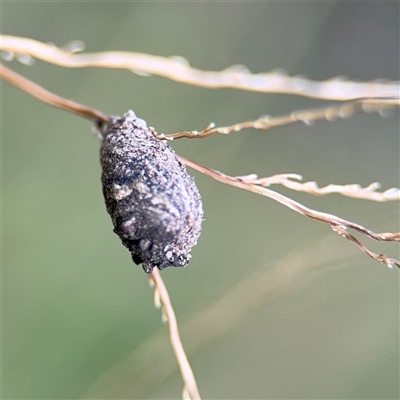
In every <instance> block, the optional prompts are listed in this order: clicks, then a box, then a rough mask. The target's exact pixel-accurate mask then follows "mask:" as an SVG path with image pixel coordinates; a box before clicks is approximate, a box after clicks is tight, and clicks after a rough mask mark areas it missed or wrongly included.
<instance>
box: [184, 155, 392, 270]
mask: <svg viewBox="0 0 400 400" xmlns="http://www.w3.org/2000/svg"><path fill="white" fill-rule="evenodd" d="M179 159H180V160H181V161H182V162H183V163H184V164H185V165H187V166H188V167H190V168H193V169H195V170H196V171H199V172H201V173H203V174H205V175H208V176H210V177H212V178H214V179H215V180H217V181H219V182H222V183H225V184H227V185H231V186H234V187H237V188H240V189H244V190H249V191H250V192H254V193H257V194H260V195H262V196H266V197H269V198H271V199H273V200H275V201H277V202H278V203H281V204H283V205H285V206H286V207H289V208H290V209H292V210H294V211H296V212H298V213H299V214H301V215H304V216H306V217H309V218H312V219H315V220H317V221H321V222H325V223H326V224H328V225H329V227H330V228H331V229H332V230H333V231H334V232H336V233H338V234H340V235H341V236H343V237H345V238H346V239H348V240H350V241H351V242H353V243H355V244H356V245H357V246H358V247H359V248H360V249H361V250H362V251H364V253H365V254H367V255H368V256H370V257H372V258H374V259H375V260H377V261H381V262H383V263H385V264H386V265H387V266H388V267H389V268H392V267H393V266H394V265H395V266H397V267H398V268H400V262H399V261H398V260H396V259H392V258H388V257H386V256H385V255H383V254H381V255H376V254H375V253H373V252H371V251H370V250H368V249H367V248H366V247H365V246H363V245H362V244H361V243H360V242H359V241H358V240H357V239H355V238H354V237H353V236H352V235H350V234H349V233H347V232H345V231H346V230H347V229H353V230H355V231H357V232H359V233H361V234H363V235H365V236H367V237H369V238H371V239H374V240H377V241H380V242H400V232H396V233H391V232H386V233H375V232H373V231H371V230H369V229H367V228H365V227H363V226H362V225H359V224H356V223H354V222H351V221H347V220H345V219H343V218H340V217H337V216H336V215H332V214H328V213H324V212H320V211H316V210H312V209H310V208H308V207H306V206H303V205H302V204H300V203H298V202H297V201H295V200H292V199H290V198H288V197H286V196H283V195H281V194H279V193H277V192H274V191H273V190H270V189H267V188H265V187H262V186H259V185H254V184H250V183H246V182H244V181H243V180H242V178H235V177H231V176H228V175H225V174H223V173H221V172H219V171H215V170H213V169H211V168H207V167H204V166H202V165H200V164H197V163H195V162H193V161H190V160H188V159H187V158H184V157H182V156H179ZM344 232H345V233H346V234H342V233H344Z"/></svg>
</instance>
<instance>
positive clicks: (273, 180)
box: [236, 174, 400, 202]
mask: <svg viewBox="0 0 400 400" xmlns="http://www.w3.org/2000/svg"><path fill="white" fill-rule="evenodd" d="M236 179H238V180H240V181H242V182H244V183H247V184H251V185H259V186H264V187H268V186H271V185H282V186H284V187H287V188H288V189H292V190H296V191H297V192H304V193H308V194H312V195H315V196H323V195H326V194H331V193H339V194H341V195H343V196H347V197H353V198H356V199H363V200H372V201H379V202H384V201H394V200H400V190H399V189H398V188H394V187H393V188H390V189H387V190H385V191H384V192H377V189H379V188H380V184H379V183H378V182H373V183H371V184H369V185H368V186H367V187H364V188H363V187H361V186H360V185H358V184H347V185H334V184H329V185H327V186H324V187H322V188H320V187H319V186H318V184H317V183H316V182H314V181H309V182H304V183H302V182H299V181H301V180H302V179H303V177H302V176H301V175H298V174H278V175H273V176H269V177H267V178H257V175H254V174H252V175H248V176H238V177H236Z"/></svg>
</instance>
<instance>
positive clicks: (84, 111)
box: [0, 64, 110, 124]
mask: <svg viewBox="0 0 400 400" xmlns="http://www.w3.org/2000/svg"><path fill="white" fill-rule="evenodd" d="M0 77H1V78H2V79H4V80H5V81H6V82H8V83H10V84H11V85H14V86H16V87H17V88H19V89H21V90H23V91H24V92H26V93H29V94H30V95H31V96H33V97H35V98H37V99H38V100H40V101H42V102H43V103H46V104H49V105H51V106H53V107H56V108H60V109H61V110H64V111H68V112H71V113H74V114H77V115H79V116H80V117H82V118H86V119H89V120H90V121H93V122H95V123H99V122H100V123H105V124H108V123H109V121H110V117H109V116H108V115H106V114H104V113H102V112H101V111H98V110H95V109H93V108H90V107H86V106H84V105H82V104H79V103H76V102H75V101H72V100H68V99H64V98H63V97H61V96H58V95H56V94H54V93H52V92H50V91H48V90H46V89H44V88H43V87H41V86H40V85H38V84H37V83H34V82H32V81H30V80H29V79H27V78H25V77H24V76H22V75H20V74H18V73H17V72H15V71H12V70H11V69H9V68H7V67H6V66H4V65H3V64H0Z"/></svg>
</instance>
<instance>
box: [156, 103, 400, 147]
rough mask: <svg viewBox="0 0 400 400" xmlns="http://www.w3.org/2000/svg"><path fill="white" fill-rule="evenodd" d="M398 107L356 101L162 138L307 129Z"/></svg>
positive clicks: (172, 134)
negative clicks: (293, 126) (299, 125)
mask: <svg viewBox="0 0 400 400" xmlns="http://www.w3.org/2000/svg"><path fill="white" fill-rule="evenodd" d="M399 106H400V99H399V98H398V97H397V98H386V99H383V98H381V99H359V100H354V101H349V102H347V103H345V104H340V105H335V106H329V107H323V108H316V109H312V110H302V111H294V112H292V113H290V114H287V115H283V116H279V117H271V116H269V115H266V116H262V117H260V118H258V119H256V120H255V121H246V122H240V123H238V124H234V125H230V126H221V127H215V124H214V123H211V124H210V125H208V126H207V127H206V128H204V129H203V130H201V131H182V132H177V133H171V134H168V135H163V136H162V138H164V139H167V140H176V139H181V138H188V139H201V138H205V137H208V136H213V135H218V134H219V135H228V134H230V133H234V132H239V131H241V130H243V129H258V130H263V131H267V130H269V129H271V128H275V127H277V126H283V125H289V124H293V123H295V122H303V123H305V124H306V125H311V124H312V123H314V122H316V121H322V120H325V121H333V120H334V119H337V118H343V119H344V118H349V117H351V116H352V115H353V114H355V113H357V112H367V113H370V112H374V111H376V112H379V113H380V114H381V115H385V113H386V111H387V110H388V109H390V108H393V107H399Z"/></svg>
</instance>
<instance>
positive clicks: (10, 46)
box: [0, 35, 399, 101]
mask: <svg viewBox="0 0 400 400" xmlns="http://www.w3.org/2000/svg"><path fill="white" fill-rule="evenodd" d="M0 41H1V49H2V50H6V51H10V52H13V53H20V54H21V53H22V54H29V55H31V56H33V57H36V58H38V59H41V60H43V61H46V62H49V63H52V64H56V65H61V66H63V67H68V68H84V67H100V68H121V69H127V70H130V71H132V72H138V73H140V74H142V75H143V74H144V73H145V74H154V75H159V76H163V77H165V78H168V79H171V80H174V81H177V82H181V83H186V84H189V85H195V86H201V87H207V88H214V89H218V88H233V89H239V90H248V91H255V92H263V93H282V94H290V95H297V96H305V97H312V98H317V99H324V100H340V101H344V100H354V99H360V98H377V97H396V96H398V94H399V82H384V81H372V82H351V81H347V80H344V79H343V78H334V79H330V80H326V81H323V82H318V81H312V80H310V79H306V78H304V77H301V76H294V77H290V76H288V75H286V73H284V72H282V71H273V72H269V73H259V74H252V73H251V72H250V71H249V70H248V69H247V68H246V67H243V66H231V67H229V68H226V69H225V70H222V71H202V70H199V69H196V68H193V67H191V66H190V65H189V63H188V61H187V60H185V59H184V58H182V57H171V58H166V57H159V56H153V55H150V54H143V53H135V52H125V51H113V52H111V51H107V52H102V53H86V54H75V53H73V52H71V51H65V50H62V49H60V48H58V47H56V46H54V45H49V44H45V43H42V42H39V41H37V40H33V39H28V38H23V37H16V36H8V35H3V36H0Z"/></svg>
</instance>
